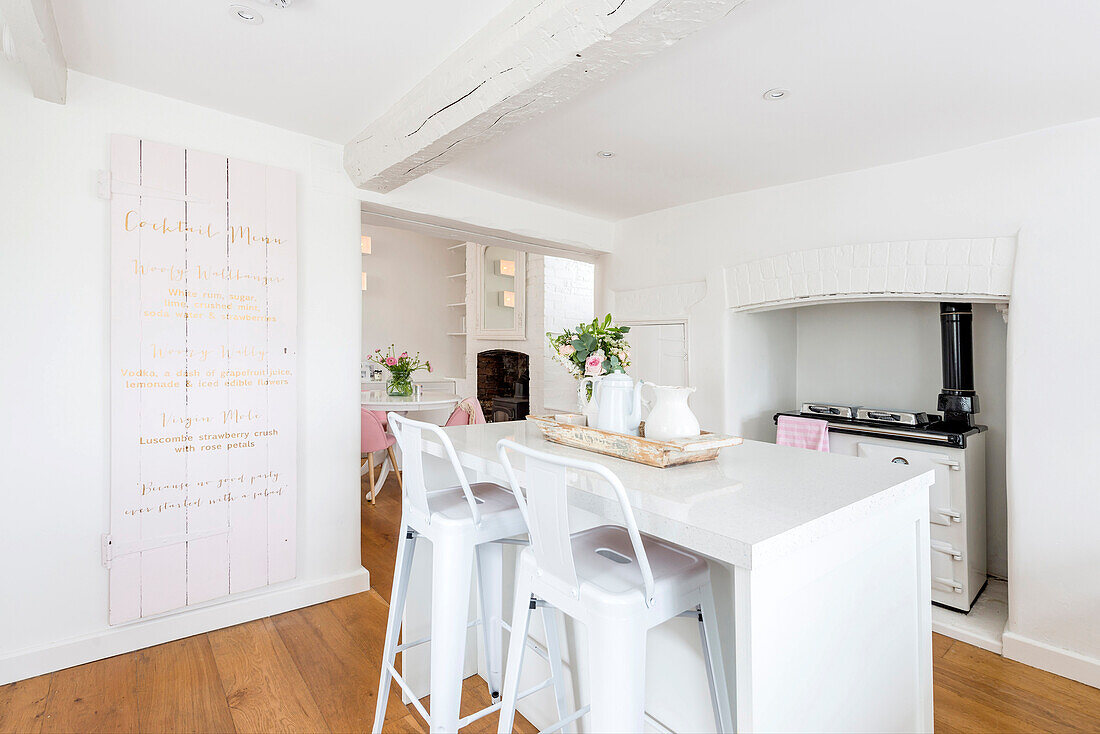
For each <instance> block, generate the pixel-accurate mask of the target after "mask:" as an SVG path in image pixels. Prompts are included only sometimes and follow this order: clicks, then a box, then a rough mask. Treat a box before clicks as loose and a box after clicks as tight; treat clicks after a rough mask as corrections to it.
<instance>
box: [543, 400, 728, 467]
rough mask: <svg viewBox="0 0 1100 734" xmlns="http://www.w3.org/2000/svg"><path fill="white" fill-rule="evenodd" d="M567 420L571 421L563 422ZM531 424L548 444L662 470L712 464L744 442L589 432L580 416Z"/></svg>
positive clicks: (714, 436)
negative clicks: (558, 444)
mask: <svg viewBox="0 0 1100 734" xmlns="http://www.w3.org/2000/svg"><path fill="white" fill-rule="evenodd" d="M563 418H565V419H567V420H561V419H563ZM527 420H529V421H531V422H532V423H534V424H535V425H537V426H538V427H539V429H540V430H541V431H542V433H543V435H544V436H546V440H548V441H553V442H554V443H560V444H562V445H564V446H572V447H574V448H578V449H584V450H585V451H594V452H596V453H598V454H605V455H606V456H614V457H615V458H616V459H626V460H627V461H634V462H637V463H639V464H646V465H647V466H656V467H661V468H665V467H669V466H678V465H680V464H694V463H696V462H699V461H711V460H713V459H716V458H718V450H719V449H723V448H725V447H727V446H737V445H738V444H740V443H742V442H743V441H744V439H742V438H740V437H738V436H723V435H721V434H718V433H709V432H707V431H703V432H702V433H701V434H700V435H698V436H693V437H691V438H675V439H672V440H669V441H657V440H655V439H651V438H646V437H645V436H644V433H645V424H644V423H643V424H642V433H643V435H641V436H631V435H628V434H625V433H613V432H611V431H601V430H600V429H598V428H589V427H588V426H587V425H585V418H584V416H583V415H580V414H577V413H559V414H556V415H529V416H527ZM570 421H575V422H570Z"/></svg>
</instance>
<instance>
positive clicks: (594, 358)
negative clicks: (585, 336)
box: [584, 352, 603, 377]
mask: <svg viewBox="0 0 1100 734" xmlns="http://www.w3.org/2000/svg"><path fill="white" fill-rule="evenodd" d="M602 371H603V355H602V354H600V353H599V352H597V353H596V354H592V355H590V356H589V357H588V359H586V360H585V361H584V374H586V375H588V376H589V377H596V376H598V375H599V374H600V373H601V372H602Z"/></svg>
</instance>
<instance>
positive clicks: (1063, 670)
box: [1001, 630, 1100, 688]
mask: <svg viewBox="0 0 1100 734" xmlns="http://www.w3.org/2000/svg"><path fill="white" fill-rule="evenodd" d="M1001 654H1002V655H1004V656H1005V657H1006V658H1008V659H1009V660H1016V661H1018V662H1021V663H1023V664H1024V665H1030V666H1031V667H1033V668H1039V669H1040V670H1045V671H1047V672H1050V673H1054V674H1055V675H1060V676H1062V677H1063V678H1069V679H1071V680H1075V681H1080V682H1081V683H1084V684H1086V685H1090V686H1093V687H1094V688H1100V659H1097V658H1090V657H1088V656H1086V655H1081V654H1080V653H1076V652H1073V651H1072V650H1065V649H1063V648H1060V647H1054V646H1053V645H1048V644H1046V643H1045V642H1039V641H1038V640H1033V639H1031V638H1030V637H1023V636H1021V635H1018V634H1016V633H1015V632H1010V631H1009V630H1005V634H1004V650H1003V652H1002V653H1001Z"/></svg>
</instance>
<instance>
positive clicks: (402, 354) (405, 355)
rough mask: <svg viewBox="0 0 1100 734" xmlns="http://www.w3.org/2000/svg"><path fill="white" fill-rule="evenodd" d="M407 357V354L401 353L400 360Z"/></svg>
mask: <svg viewBox="0 0 1100 734" xmlns="http://www.w3.org/2000/svg"><path fill="white" fill-rule="evenodd" d="M408 356H409V353H408V352H401V359H405V357H408Z"/></svg>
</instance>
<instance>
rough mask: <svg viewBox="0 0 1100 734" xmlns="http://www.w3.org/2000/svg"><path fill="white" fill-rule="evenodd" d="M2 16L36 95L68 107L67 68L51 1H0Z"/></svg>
mask: <svg viewBox="0 0 1100 734" xmlns="http://www.w3.org/2000/svg"><path fill="white" fill-rule="evenodd" d="M0 16H2V17H3V19H4V22H5V23H6V24H7V26H8V28H9V30H10V31H11V36H12V40H13V41H14V42H15V52H16V54H17V55H18V57H19V60H20V62H21V63H22V65H23V71H24V72H25V73H26V75H27V79H28V80H29V81H30V83H31V90H32V91H33V92H34V96H35V97H38V98H39V99H44V100H46V101H48V102H56V103H58V104H65V85H66V82H67V80H68V69H67V68H66V65H65V55H64V53H62V50H61V36H59V35H58V33H57V23H56V22H55V21H54V17H53V5H51V4H50V0H0Z"/></svg>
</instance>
